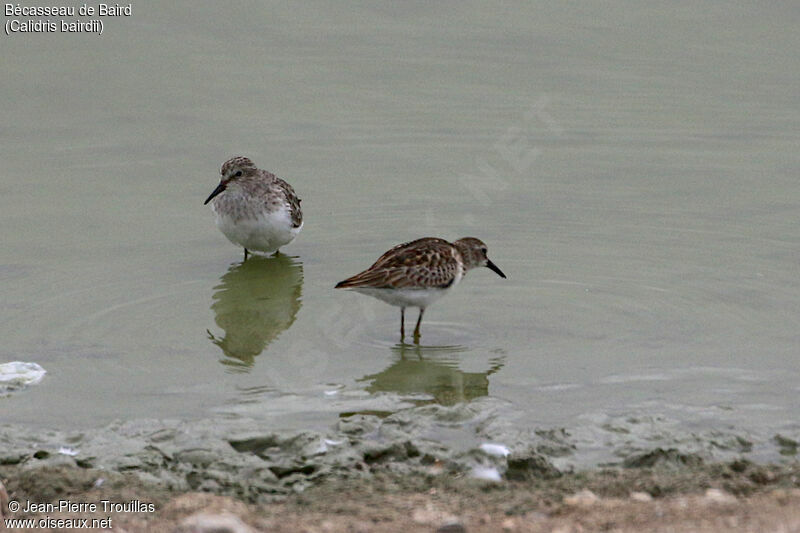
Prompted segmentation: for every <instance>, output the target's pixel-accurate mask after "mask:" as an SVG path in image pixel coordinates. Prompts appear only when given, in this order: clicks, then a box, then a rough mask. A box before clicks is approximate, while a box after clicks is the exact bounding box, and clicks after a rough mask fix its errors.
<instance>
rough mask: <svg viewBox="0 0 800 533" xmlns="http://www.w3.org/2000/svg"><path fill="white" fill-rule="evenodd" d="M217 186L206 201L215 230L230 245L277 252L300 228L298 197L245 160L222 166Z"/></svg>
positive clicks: (285, 186) (301, 222)
mask: <svg viewBox="0 0 800 533" xmlns="http://www.w3.org/2000/svg"><path fill="white" fill-rule="evenodd" d="M219 173H220V175H221V178H220V181H219V185H217V188H216V189H214V191H213V192H212V193H211V194H210V195H209V196H208V198H206V201H205V202H204V204H207V203H209V202H212V203H211V208H212V209H213V210H214V213H216V214H217V227H218V228H219V230H220V231H221V232H222V233H223V234H224V235H225V236H226V237H227V238H228V240H229V241H231V242H232V243H233V244H238V245H239V246H241V247H242V248H244V258H245V259H247V255H248V254H249V253H250V252H261V253H264V254H271V253H277V252H278V248H280V247H281V246H284V245H286V244H289V243H290V242H292V241H293V240H294V239H295V237H297V234H298V233H300V230H301V229H303V210H302V209H301V208H300V198H298V197H297V194H295V192H294V189H292V186H291V185H289V184H288V183H286V182H285V181H283V180H282V179H280V178H278V177H276V176H275V175H274V174H272V173H271V172H267V171H266V170H261V169H259V168H256V166H255V165H254V164H253V162H252V161H250V160H249V159H248V158H246V157H241V156H238V157H233V158H231V159H228V160H227V161H225V163H223V164H222V168H221V169H220V171H219Z"/></svg>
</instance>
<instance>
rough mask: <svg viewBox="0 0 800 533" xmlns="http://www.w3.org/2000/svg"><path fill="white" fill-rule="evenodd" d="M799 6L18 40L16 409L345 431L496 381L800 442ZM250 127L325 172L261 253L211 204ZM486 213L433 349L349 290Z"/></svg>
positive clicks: (316, 6)
mask: <svg viewBox="0 0 800 533" xmlns="http://www.w3.org/2000/svg"><path fill="white" fill-rule="evenodd" d="M799 25H800V9H799V8H798V6H797V4H795V3H791V2H785V3H770V4H768V5H767V4H764V5H762V4H758V5H756V4H752V5H732V4H728V3H724V4H723V3H720V4H715V3H707V4H703V5H696V4H695V3H694V2H679V3H671V4H662V3H655V2H653V3H641V2H623V1H614V2H611V3H602V4H600V3H598V4H592V5H584V4H577V5H572V6H566V5H563V4H560V3H556V4H553V3H550V2H538V3H516V4H503V5H502V6H497V5H494V4H490V3H466V4H465V3H450V2H436V3H432V4H429V3H421V2H420V3H403V4H392V3H378V4H372V3H366V4H362V5H359V6H354V5H352V4H344V3H334V2H331V3H323V2H320V3H316V2H311V3H304V4H302V6H293V7H286V6H284V5H283V4H279V3H265V4H262V3H242V4H237V5H232V6H228V5H225V6H222V5H221V4H220V5H212V4H202V5H201V4H197V3H193V2H168V3H167V2H164V3H152V2H147V3H145V2H138V3H134V5H133V15H132V16H131V17H125V18H119V19H116V20H109V21H108V22H107V23H106V26H105V29H104V33H103V35H102V36H100V37H98V36H96V35H88V34H74V35H65V34H28V35H13V36H11V37H8V36H5V35H2V36H0V40H2V41H3V42H2V59H1V61H2V67H3V78H2V82H0V86H2V94H3V98H4V106H3V107H4V120H3V121H2V126H0V154H2V161H3V164H2V167H0V202H2V204H1V205H2V210H0V227H2V246H0V295H2V296H1V297H0V340H1V341H2V342H1V343H0V362H5V361H14V360H22V361H34V362H37V363H39V364H41V365H42V366H43V367H44V368H45V369H47V371H48V374H47V376H46V377H45V379H44V380H43V381H42V382H41V383H40V384H39V385H36V386H34V387H31V388H29V389H28V390H25V391H20V392H17V393H15V394H13V395H11V396H10V397H7V398H2V399H0V418H1V419H2V421H4V422H14V423H29V424H36V425H41V426H54V427H61V428H80V427H90V426H99V425H102V424H105V423H108V422H109V421H111V420H113V419H117V418H126V419H127V418H136V417H148V418H200V417H204V418H209V417H237V416H248V417H255V418H257V419H263V420H264V424H265V425H267V426H272V427H276V428H282V427H283V428H306V427H308V428H324V427H327V426H328V425H330V424H331V423H333V422H334V421H335V420H336V419H337V418H338V417H339V416H340V415H341V414H342V413H353V412H378V413H391V412H394V411H397V410H399V409H403V408H406V407H408V406H411V405H420V404H424V403H426V402H438V403H442V404H446V405H453V404H455V403H458V402H465V401H472V400H474V399H476V398H481V397H484V396H490V397H493V398H496V399H499V400H502V401H503V402H506V403H507V406H508V409H507V416H508V419H509V421H513V423H514V424H516V425H518V426H520V427H551V426H552V427H583V428H599V427H602V426H603V424H604V420H606V419H607V418H608V417H614V416H631V417H655V418H656V419H664V420H669V421H670V424H671V425H670V426H669V427H670V428H671V429H670V430H671V431H676V432H681V431H686V432H691V431H693V429H694V428H700V427H717V426H718V427H736V428H742V430H743V431H747V432H752V433H753V434H756V435H762V436H765V438H766V437H769V436H770V435H772V434H774V433H781V432H782V433H785V434H792V435H798V436H800V429H798V426H797V422H796V415H797V412H798V408H800V400H798V398H800V357H799V356H800V333H798V331H799V330H798V320H799V319H800V186H799V185H800V177H799V176H800V175H799V174H798V169H800V149H799V148H800V90H798V85H799V84H800V55H799V54H798V53H797V51H798V50H800V33H799V32H797V27H798V26H799ZM238 154H241V155H247V156H249V157H251V158H252V159H253V160H254V161H255V162H256V163H257V164H258V165H259V166H260V167H262V168H266V169H269V170H271V171H273V172H275V173H276V174H278V175H279V176H281V177H283V178H284V179H286V180H288V181H289V182H290V183H292V184H293V186H294V187H295V189H296V190H297V191H298V193H299V195H300V196H301V197H302V198H303V208H304V211H305V220H306V221H305V228H304V230H303V232H302V233H301V235H300V237H299V238H298V239H297V240H296V241H295V243H293V244H292V245H290V246H289V247H286V248H285V249H284V250H283V251H284V252H285V253H286V255H285V256H283V257H281V258H280V259H258V258H257V259H255V260H252V261H248V262H246V263H244V264H242V263H241V250H240V249H238V248H236V247H235V246H233V245H231V244H230V243H228V242H227V240H226V239H225V238H224V237H223V236H222V235H221V234H220V233H219V232H218V230H217V229H216V228H215V226H214V222H213V215H212V213H211V212H210V210H209V209H208V208H206V207H204V206H203V205H202V203H203V200H204V199H205V198H206V196H207V195H208V193H209V192H210V191H211V190H212V189H213V188H214V186H215V185H216V183H217V180H218V174H217V172H218V169H219V166H220V164H221V163H222V162H223V161H224V160H225V159H227V158H228V157H230V156H233V155H238ZM467 235H469V236H476V237H479V238H481V239H483V240H484V241H485V242H487V243H488V245H489V255H490V257H491V258H492V260H493V261H494V262H495V263H497V265H498V266H499V267H500V268H502V269H503V271H504V272H505V273H506V274H507V275H508V279H507V280H502V279H500V278H498V277H497V276H496V275H494V274H493V273H492V272H490V271H489V270H486V269H480V270H478V271H473V272H470V274H469V275H468V276H467V278H466V279H465V280H464V282H462V284H461V285H460V286H459V287H458V288H457V290H456V291H455V292H454V293H453V294H452V295H450V296H448V297H447V298H445V299H444V300H442V301H440V302H439V303H437V304H436V305H434V306H432V307H431V308H430V309H429V310H428V312H427V313H426V323H425V324H424V327H423V337H422V346H419V347H414V346H402V345H398V340H399V339H398V336H399V335H398V329H399V312H398V310H397V309H396V308H392V307H389V306H387V305H385V304H382V303H381V302H378V301H374V300H371V299H368V298H367V297H364V296H361V295H357V294H353V293H347V292H342V291H334V290H333V285H334V284H335V283H336V282H337V281H339V280H341V279H343V278H345V277H347V276H349V275H351V274H354V273H356V272H358V271H360V270H361V269H363V268H365V267H367V266H369V264H371V262H372V261H374V259H375V258H377V257H378V255H380V253H382V252H383V251H384V250H386V249H388V248H389V247H390V246H392V245H394V244H397V243H399V242H403V241H406V240H410V239H413V238H417V237H420V236H441V237H444V238H447V239H456V238H459V237H462V236H467ZM411 316H412V317H414V318H415V314H412V315H411ZM659 417H660V418H659ZM433 437H434V438H435V437H436V435H434V436H433ZM440 437H441V439H443V440H445V441H446V440H448V439H449V440H457V439H458V438H460V437H459V436H458V432H455V433H454V432H453V431H450V432H443V433H442V435H441V436H440Z"/></svg>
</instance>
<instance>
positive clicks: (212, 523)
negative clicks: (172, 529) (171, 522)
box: [177, 513, 254, 533]
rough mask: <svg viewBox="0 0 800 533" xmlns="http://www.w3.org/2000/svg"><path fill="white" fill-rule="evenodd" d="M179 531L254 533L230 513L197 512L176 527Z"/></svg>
mask: <svg viewBox="0 0 800 533" xmlns="http://www.w3.org/2000/svg"><path fill="white" fill-rule="evenodd" d="M177 531H179V532H180V533H254V532H253V529H252V528H251V527H250V526H248V525H247V524H245V523H244V522H242V521H241V519H239V517H237V516H234V515H232V514H227V513H226V514H216V515H214V514H206V513H198V514H193V515H192V516H189V517H187V518H186V519H185V520H183V521H182V522H181V525H180V526H179V527H178V530H177Z"/></svg>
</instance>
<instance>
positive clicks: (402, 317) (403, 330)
mask: <svg viewBox="0 0 800 533" xmlns="http://www.w3.org/2000/svg"><path fill="white" fill-rule="evenodd" d="M405 338H406V308H405V307H401V308H400V342H403V340H405Z"/></svg>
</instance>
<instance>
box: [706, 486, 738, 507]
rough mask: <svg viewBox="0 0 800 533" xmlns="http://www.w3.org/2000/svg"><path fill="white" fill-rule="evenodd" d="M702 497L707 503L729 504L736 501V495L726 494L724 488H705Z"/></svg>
mask: <svg viewBox="0 0 800 533" xmlns="http://www.w3.org/2000/svg"><path fill="white" fill-rule="evenodd" d="M703 499H704V500H705V501H706V502H707V503H716V504H731V503H736V497H735V496H733V495H731V494H728V493H727V492H725V491H724V490H720V489H708V490H706V493H705V495H704V496H703Z"/></svg>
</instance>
